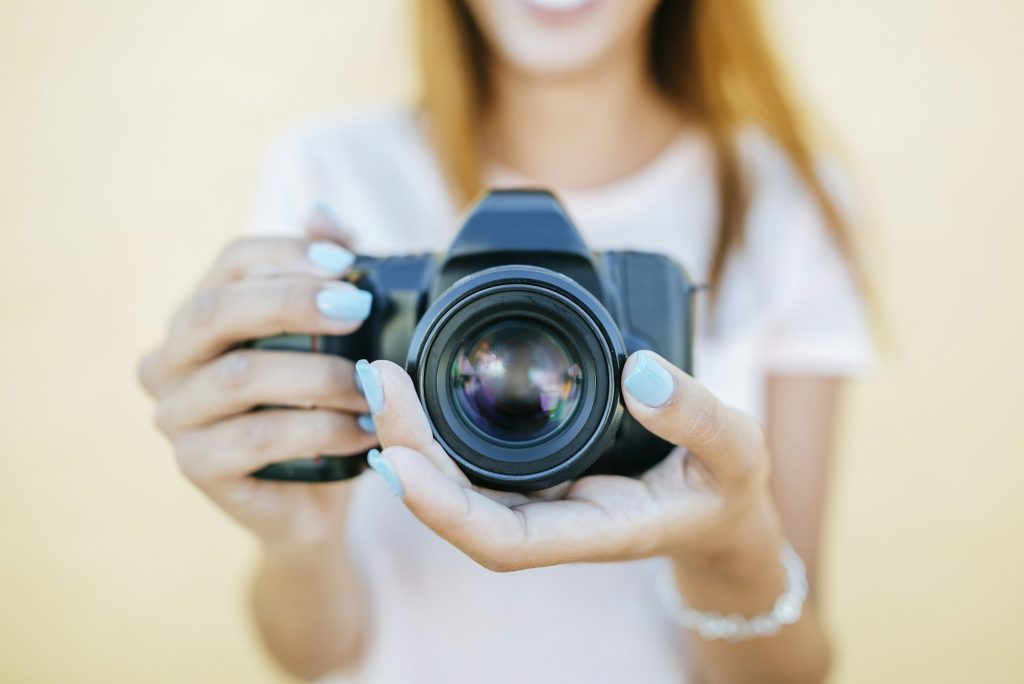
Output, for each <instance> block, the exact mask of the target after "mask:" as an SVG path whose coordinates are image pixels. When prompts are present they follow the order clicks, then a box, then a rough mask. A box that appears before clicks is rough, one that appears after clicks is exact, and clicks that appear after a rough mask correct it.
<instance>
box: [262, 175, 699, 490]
mask: <svg viewBox="0 0 1024 684" xmlns="http://www.w3.org/2000/svg"><path fill="white" fill-rule="evenodd" d="M628 229H629V227H628V226H624V227H623V230H628ZM350 280H351V281H352V282H353V283H354V284H355V285H356V286H357V287H359V288H361V289H364V290H367V291H369V292H371V293H372V294H373V306H372V309H371V312H370V315H369V317H368V318H367V320H366V321H365V322H364V324H363V325H362V327H361V328H360V329H359V330H358V331H356V332H355V333H353V334H352V335H349V336H345V337H321V338H312V339H311V342H310V346H311V347H312V348H313V349H316V350H317V351H321V352H326V353H331V354H338V355H340V356H344V357H346V358H349V359H353V360H355V359H361V358H366V359H371V360H373V359H387V360H390V361H393V362H395V363H397V364H399V365H403V366H405V368H406V370H407V371H408V372H409V374H410V375H411V377H412V379H413V382H414V385H415V386H416V389H417V392H418V393H419V396H420V399H421V402H422V404H423V407H424V410H425V412H426V414H427V416H428V419H429V420H430V422H431V425H432V428H433V431H434V434H435V437H436V439H437V440H438V442H439V443H440V444H441V445H442V446H443V447H444V448H445V450H446V451H447V452H448V453H449V455H450V456H451V457H452V458H453V459H454V460H455V461H456V462H457V463H458V464H459V466H460V467H461V468H462V469H463V471H464V472H466V474H467V476H468V477H469V479H470V480H471V481H473V482H474V483H476V484H478V485H481V486H487V487H491V488H495V489H502V490H508V491H531V490H536V489H541V488H544V487H549V486H552V485H554V484H557V483H559V482H563V481H565V480H568V479H571V478H575V477H578V476H580V475H582V474H583V473H584V472H586V473H587V474H597V473H602V474H617V475H636V474H639V473H642V472H643V471H645V470H647V469H648V468H650V467H651V466H652V465H654V464H656V463H658V462H659V461H661V460H662V459H663V458H664V457H665V456H666V455H667V454H668V453H669V451H671V449H672V445H670V444H668V443H667V442H665V441H663V440H661V439H660V438H658V437H656V436H654V435H652V434H651V433H649V432H647V430H645V429H644V428H643V427H641V426H640V425H639V424H638V423H637V422H636V421H635V420H634V419H633V418H632V417H631V416H630V415H629V414H628V413H627V412H626V411H625V410H624V405H623V402H622V397H621V389H620V377H621V372H622V367H623V364H624V363H625V360H626V358H627V356H628V355H629V354H630V353H632V352H634V351H637V350H639V349H650V350H653V351H655V352H657V353H659V354H661V355H662V356H663V357H665V358H666V359H667V360H668V361H670V362H671V363H673V364H675V365H677V366H679V367H680V368H682V369H683V370H686V371H687V372H689V371H690V370H691V363H692V339H693V295H694V292H695V290H696V288H695V287H694V285H693V283H692V282H691V281H690V279H689V277H688V275H687V273H686V271H685V269H683V268H682V267H681V266H680V265H678V264H677V263H675V262H674V261H672V260H671V259H669V258H667V257H665V256H662V255H658V254H651V253H644V252H632V251H623V252H604V253H592V252H590V251H589V250H588V249H587V247H586V245H585V244H584V242H583V240H582V238H581V236H580V234H579V233H578V231H577V230H576V228H575V227H574V226H573V224H572V221H571V220H570V219H569V217H568V216H567V214H566V213H565V211H564V209H563V208H562V207H561V205H560V204H559V203H558V201H557V200H556V199H555V197H554V196H553V195H551V194H550V193H549V192H546V191H542V190H495V191H491V192H490V193H488V194H487V195H486V196H485V197H484V198H483V199H482V200H481V201H480V202H479V203H478V204H477V205H476V207H475V208H474V209H473V210H472V211H471V212H470V213H469V215H468V216H467V218H466V220H465V222H464V224H463V226H462V228H461V230H460V232H459V233H458V235H457V236H456V238H455V240H454V241H453V243H452V245H451V247H450V248H449V250H448V251H447V253H445V254H443V255H419V256H398V257H387V258H374V257H366V256H359V257H357V259H356V261H355V263H354V265H353V268H352V271H351V273H350ZM307 339H310V338H307ZM299 344H300V346H304V345H305V344H306V343H305V342H300V343H299ZM257 345H258V346H261V347H264V348H291V349H294V348H295V338H291V341H290V342H289V343H288V344H287V345H280V344H277V343H275V341H274V340H273V339H271V340H263V341H260V342H258V343H257ZM306 348H310V347H306ZM516 364H519V365H518V366H517V365H516ZM520 368H521V372H520V371H519V370H517V369H520ZM510 378H511V379H510ZM515 378H521V379H522V382H519V384H516V383H515V382H513V380H514V379H515ZM527 385H528V386H529V387H527ZM341 461H344V462H340V461H339V459H334V458H324V457H321V458H319V459H316V460H308V461H305V462H302V461H299V462H291V463H285V464H275V465H272V466H269V467H268V468H265V469H264V470H263V471H260V472H259V473H257V474H256V475H257V476H259V477H264V478H268V479H291V480H294V479H299V480H307V481H309V480H324V479H341V478H344V477H349V476H351V475H353V474H355V473H356V472H358V470H360V469H361V466H362V459H358V460H357V459H353V458H346V459H341ZM353 461H357V462H356V463H353ZM303 463H304V464H305V465H303Z"/></svg>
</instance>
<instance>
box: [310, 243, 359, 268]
mask: <svg viewBox="0 0 1024 684" xmlns="http://www.w3.org/2000/svg"><path fill="white" fill-rule="evenodd" d="M306 257H307V258H308V259H309V260H310V261H311V262H312V263H313V265H314V266H319V267H320V268H322V269H324V270H327V271H330V272H331V273H334V274H337V275H341V274H342V273H344V272H345V271H347V270H348V268H349V266H351V265H352V262H353V261H355V260H356V257H355V255H354V254H353V253H352V252H350V251H348V250H347V249H345V248H344V247H342V246H341V245H336V244H334V243H333V242H314V243H313V244H311V245H310V246H309V249H308V250H307V251H306Z"/></svg>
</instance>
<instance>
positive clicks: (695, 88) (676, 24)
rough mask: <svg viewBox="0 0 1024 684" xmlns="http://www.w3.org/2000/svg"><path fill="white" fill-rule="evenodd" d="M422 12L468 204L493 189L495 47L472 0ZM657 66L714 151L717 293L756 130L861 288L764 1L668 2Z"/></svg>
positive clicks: (431, 69)
mask: <svg viewBox="0 0 1024 684" xmlns="http://www.w3.org/2000/svg"><path fill="white" fill-rule="evenodd" d="M418 10H419V37H418V39H419V49H420V60H419V63H420V68H421V72H422V73H421V78H422V87H423V96H422V97H423V99H422V104H423V107H424V110H425V113H426V115H427V121H428V125H429V128H430V135H431V137H432V140H433V144H434V146H435V147H436V150H437V154H438V156H439V158H440V161H441V164H442V167H443V170H444V172H445V174H446V176H447V178H448V181H449V184H450V185H451V186H452V189H453V191H454V192H455V194H456V195H457V196H458V198H459V199H460V200H461V201H466V202H468V201H469V200H471V199H472V198H474V197H475V196H476V195H477V194H479V193H480V191H481V190H482V189H483V182H484V179H483V165H484V162H483V158H482V154H481V137H482V136H481V130H480V128H481V119H482V112H483V108H484V106H485V103H486V100H487V96H488V87H489V84H488V81H487V73H486V69H485V68H484V64H485V60H486V59H487V54H486V53H487V50H486V45H485V43H484V39H483V36H482V35H481V33H480V31H479V29H478V28H477V26H476V24H475V22H474V21H473V18H472V16H470V14H469V11H468V10H467V8H466V7H465V4H464V1H463V0H419V8H418ZM648 63H649V68H650V70H651V75H652V76H653V78H654V81H655V83H656V84H657V85H658V87H659V88H660V89H661V90H662V91H663V93H664V94H665V95H666V96H667V97H668V98H669V99H670V100H671V101H672V102H674V103H676V105H677V106H678V107H679V108H680V111H681V112H682V113H683V114H684V115H685V116H686V117H687V118H688V119H689V120H690V121H692V122H693V123H695V124H697V125H698V126H700V127H701V129H702V130H703V132H704V133H705V134H706V136H707V138H708V140H709V142H710V144H711V146H712V148H713V150H714V153H715V160H716V174H717V189H718V209H719V211H718V216H719V225H718V231H717V238H716V241H715V247H714V252H713V254H712V259H711V270H710V280H711V285H712V288H713V289H714V288H715V286H717V285H718V284H719V281H720V280H721V277H722V273H723V271H724V270H725V266H726V263H727V261H728V257H729V254H730V252H731V250H732V249H733V248H735V247H736V246H737V245H739V244H740V242H741V241H742V238H743V229H744V223H745V221H744V219H745V216H746V211H747V204H748V197H749V188H748V179H747V178H745V177H744V176H745V174H744V173H743V169H742V168H741V163H740V158H739V152H738V150H737V133H738V132H739V131H740V130H741V129H742V128H744V127H747V126H750V125H754V126H757V127H758V128H759V129H760V130H761V131H763V132H764V133H765V134H766V135H768V136H770V137H771V138H772V139H773V140H774V141H775V142H776V144H778V145H779V146H780V147H781V148H782V150H783V151H784V152H785V153H786V154H787V155H788V157H789V160H790V162H791V163H792V165H793V168H794V169H795V170H796V173H797V174H798V175H799V177H800V179H801V180H802V181H803V183H804V184H805V185H806V187H807V188H808V190H809V192H810V193H811V195H812V197H813V199H814V201H815V202H816V203H817V204H818V206H819V208H820V211H821V212H822V215H823V216H824V218H825V221H826V223H827V225H828V227H829V230H830V231H831V232H832V234H833V237H834V239H835V240H836V242H837V243H838V245H839V247H840V248H841V249H842V250H843V251H844V253H845V254H846V255H847V256H848V257H849V258H851V267H852V270H853V272H854V275H855V277H857V278H858V280H860V278H859V271H858V269H857V268H856V264H854V263H852V254H851V250H850V244H849V236H848V232H847V228H846V225H845V223H844V221H843V218H842V216H841V215H840V213H839V211H838V210H837V207H836V205H835V204H834V202H833V201H832V199H831V198H830V197H829V195H828V194H827V193H826V191H825V189H824V188H823V186H822V184H821V181H820V180H819V178H818V175H817V173H816V171H815V167H814V153H813V149H812V147H811V144H810V142H809V141H808V138H807V135H806V132H805V127H804V125H803V123H802V122H801V120H800V117H799V115H798V112H797V109H796V107H795V106H794V104H793V98H792V96H791V94H790V89H789V87H788V84H787V83H786V82H785V80H784V79H783V77H782V74H781V72H780V69H779V67H778V64H777V60H776V58H775V55H774V54H773V52H772V50H771V48H770V46H769V44H768V40H767V38H766V36H765V31H764V29H763V27H762V20H761V16H760V11H759V7H758V3H757V0H728V1H722V0H663V1H662V3H661V5H660V6H659V7H658V8H657V10H656V11H655V15H654V17H653V25H652V27H651V43H650V52H649V62H648ZM862 284H863V283H862Z"/></svg>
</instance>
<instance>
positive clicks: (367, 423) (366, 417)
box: [356, 413, 377, 435]
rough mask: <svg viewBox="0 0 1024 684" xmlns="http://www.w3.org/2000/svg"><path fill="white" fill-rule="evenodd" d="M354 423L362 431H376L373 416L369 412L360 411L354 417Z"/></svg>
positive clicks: (371, 432) (372, 432)
mask: <svg viewBox="0 0 1024 684" xmlns="http://www.w3.org/2000/svg"><path fill="white" fill-rule="evenodd" d="M356 424H358V425H359V429H360V430H362V431H363V432H368V433H370V434H371V435H372V434H374V433H375V432H377V426H376V425H375V424H374V422H373V416H372V415H370V414H369V413H360V414H359V417H358V418H356Z"/></svg>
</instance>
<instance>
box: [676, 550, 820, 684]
mask: <svg viewBox="0 0 1024 684" xmlns="http://www.w3.org/2000/svg"><path fill="white" fill-rule="evenodd" d="M765 546H766V548H765V549H763V550H757V551H756V552H754V553H752V554H751V556H750V557H749V558H745V559H743V561H742V563H740V564H738V565H736V566H731V567H728V568H726V569H723V568H720V567H719V568H713V569H712V568H700V569H694V568H689V567H685V566H683V565H682V564H681V563H678V562H677V563H675V578H676V583H677V586H678V589H679V591H680V593H681V595H682V596H684V597H686V600H687V602H688V603H689V604H690V605H691V606H693V607H694V608H695V609H697V610H702V611H717V612H719V613H722V614H723V615H727V614H730V613H735V614H738V615H742V616H745V617H752V616H754V615H758V614H760V613H763V612H765V611H766V610H770V609H771V607H772V605H773V604H774V602H775V599H776V598H778V597H779V595H780V594H781V593H782V592H783V590H784V587H785V571H784V569H783V568H782V565H781V563H780V562H779V561H778V546H777V545H772V546H769V545H767V544H766V545H765ZM693 644H694V647H693V652H694V654H695V656H696V670H697V673H698V675H699V677H700V681H702V682H707V684H746V683H748V682H756V683H757V684H770V683H772V682H785V683H786V684H820V683H821V682H823V681H824V680H825V678H826V676H827V674H828V670H829V663H830V651H829V645H828V641H827V639H826V637H825V634H824V632H823V630H822V629H821V626H820V624H819V623H818V620H817V618H816V615H815V613H814V605H813V604H812V603H811V602H809V601H808V602H807V603H806V604H805V605H804V610H803V613H802V616H801V618H800V620H799V621H797V622H796V623H794V624H792V625H786V626H783V628H782V630H781V631H780V632H779V633H778V634H776V635H775V636H771V637H761V638H756V639H751V640H748V641H735V642H731V641H726V640H704V639H702V638H700V636H699V635H694V636H693Z"/></svg>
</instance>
